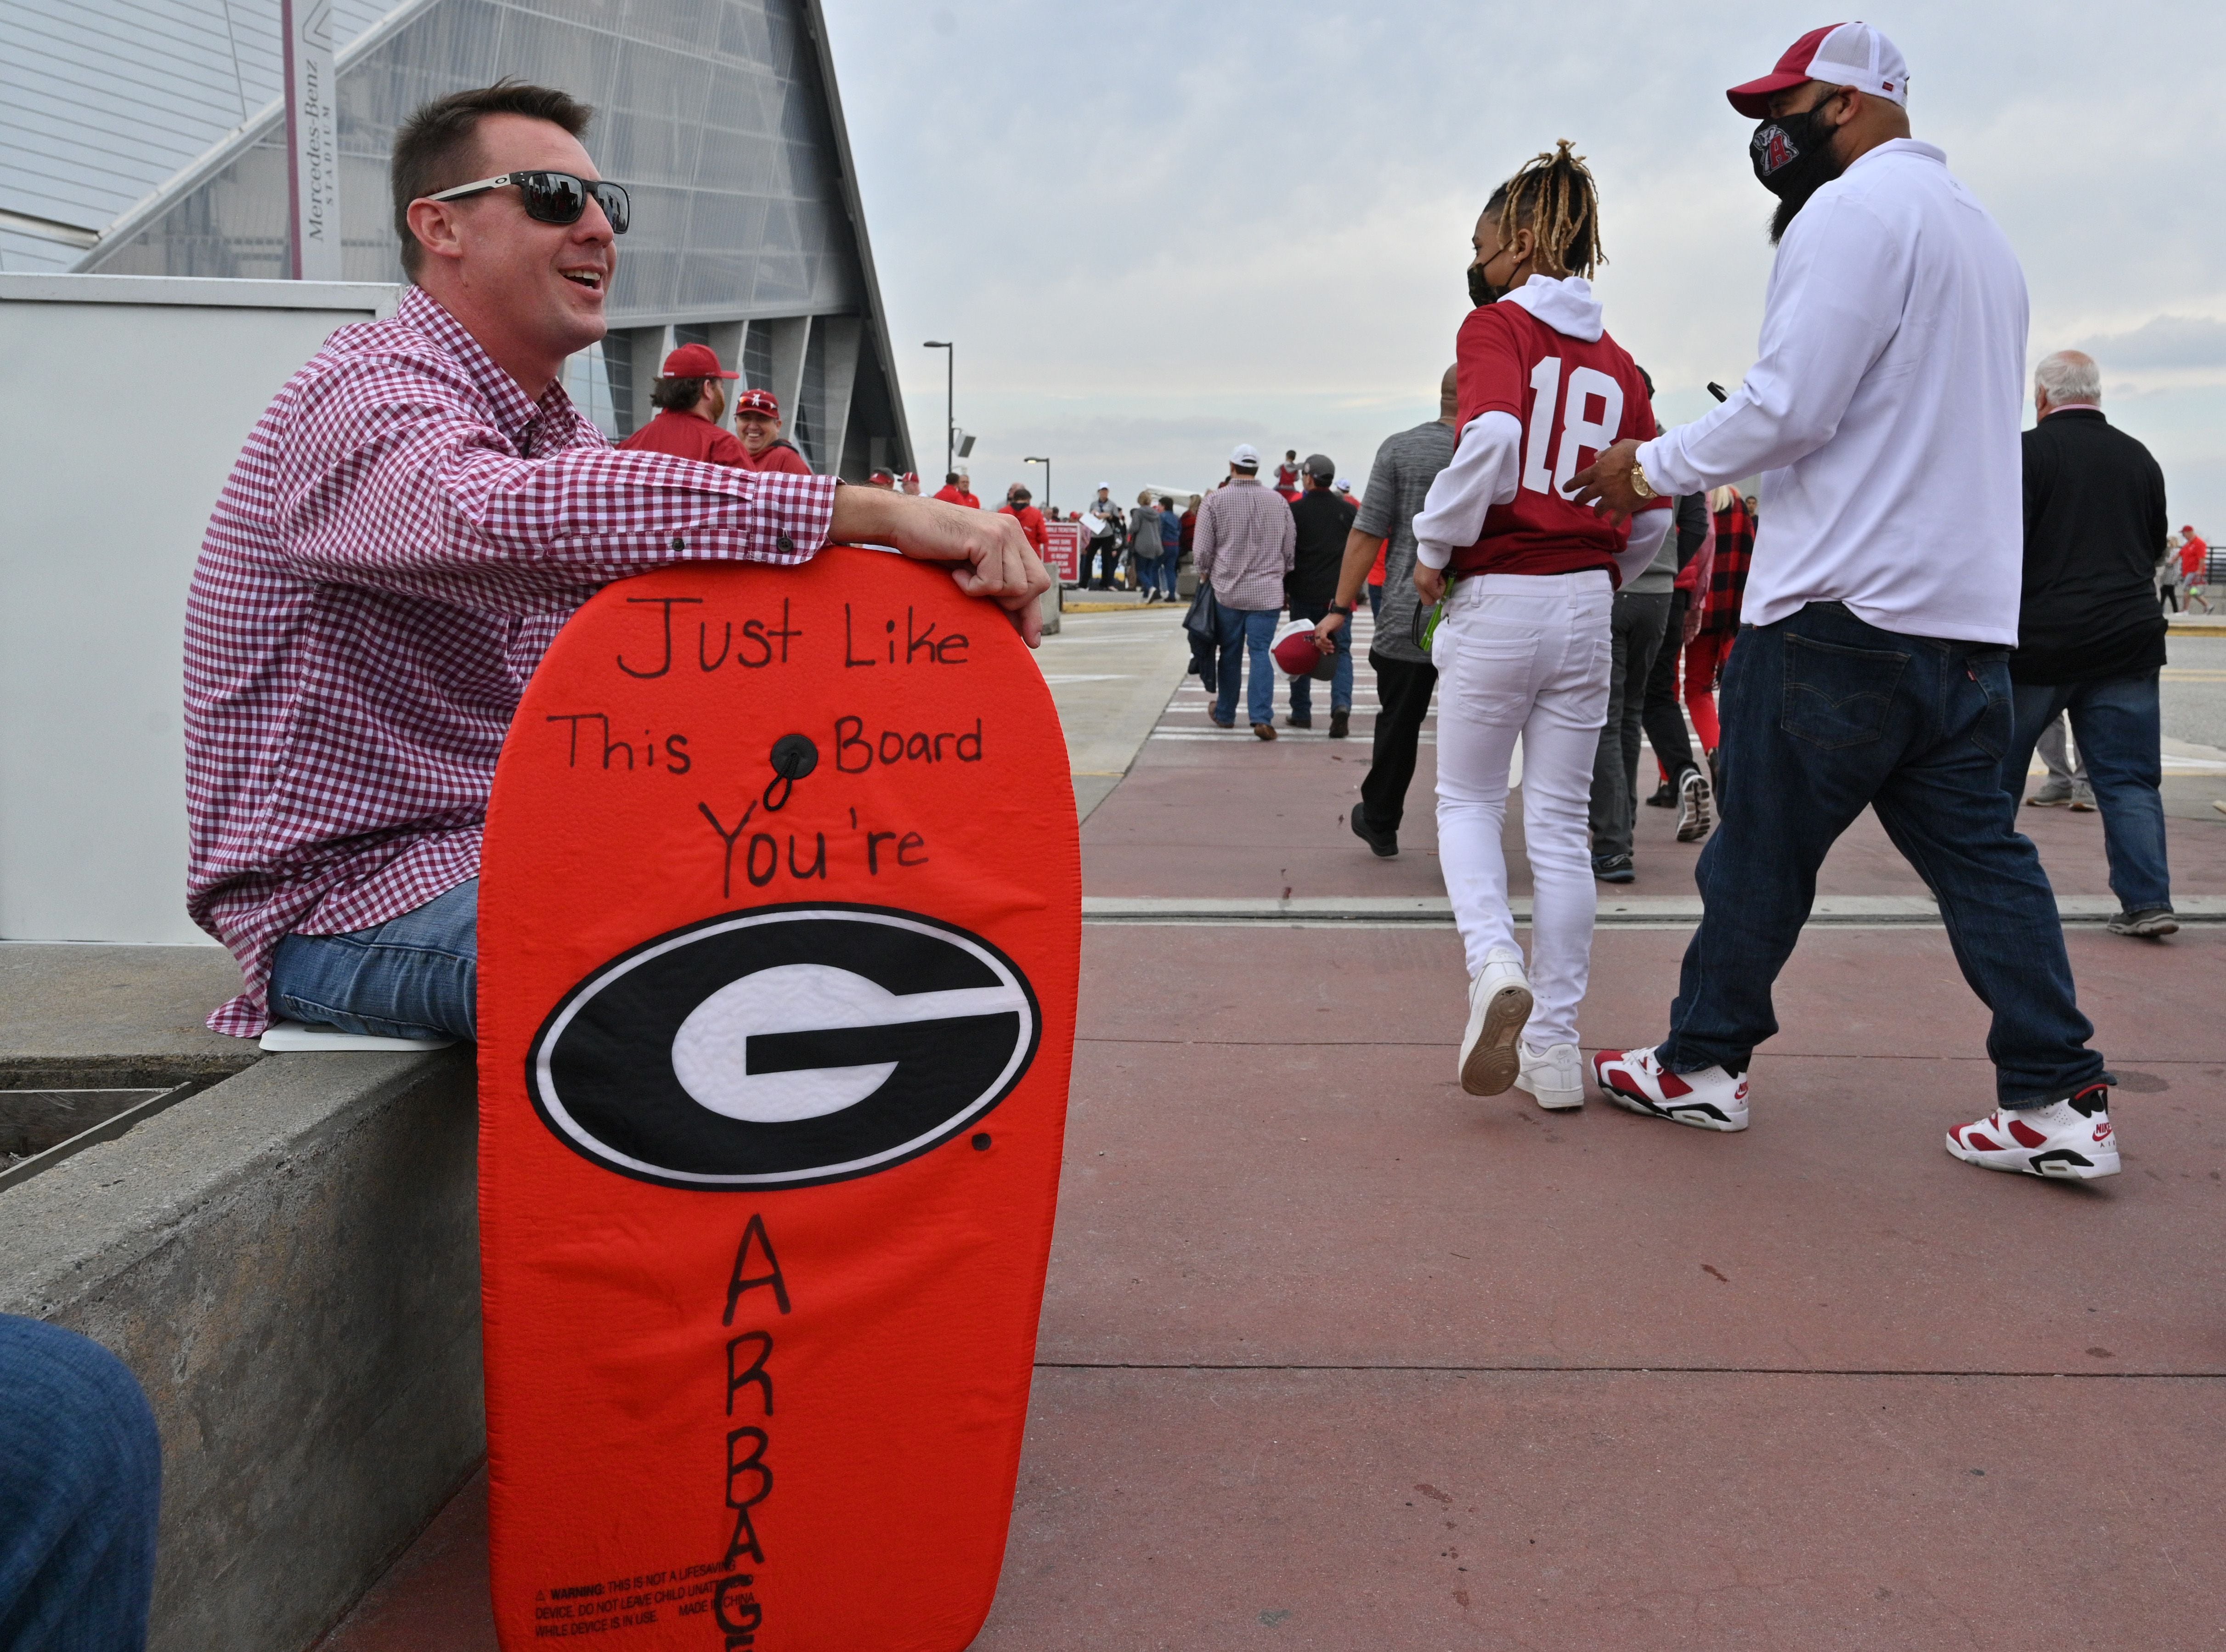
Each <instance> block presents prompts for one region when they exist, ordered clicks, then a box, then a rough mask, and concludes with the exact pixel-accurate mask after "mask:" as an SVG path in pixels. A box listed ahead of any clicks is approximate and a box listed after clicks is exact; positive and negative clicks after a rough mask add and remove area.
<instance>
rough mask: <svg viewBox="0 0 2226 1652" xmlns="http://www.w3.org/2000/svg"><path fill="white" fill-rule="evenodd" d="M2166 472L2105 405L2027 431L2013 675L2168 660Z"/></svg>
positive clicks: (2045, 676) (2081, 672)
mask: <svg viewBox="0 0 2226 1652" xmlns="http://www.w3.org/2000/svg"><path fill="white" fill-rule="evenodd" d="M2166 531H2167V530H2166V527H2165V500H2164V472H2163V471H2162V470H2160V469H2159V468H2158V466H2157V461H2155V460H2154V459H2153V458H2152V457H2150V455H2149V450H2148V449H2147V448H2144V447H2143V446H2141V444H2140V442H2136V441H2134V438H2133V437H2131V436H2129V435H2127V434H2126V433H2125V432H2124V431H2122V430H2117V429H2112V428H2111V425H2110V422H2109V421H2108V419H2106V418H2104V417H2103V416H2102V410H2101V409H2100V408H2092V407H2067V408H2065V409H2064V410H2062V411H2061V412H2057V413H2051V414H2050V415H2049V416H2047V417H2046V418H2045V419H2043V420H2042V421H2041V422H2040V423H2039V424H2038V425H2037V426H2036V427H2034V428H2033V429H2030V430H2028V431H2026V433H2025V588H2024V592H2023V600H2022V603H2021V606H2020V607H2019V610H2018V650H2017V652H2016V653H2015V654H2013V655H2012V656H2011V657H2010V677H2011V680H2012V681H2013V682H2018V683H2092V682H2096V681H2098V680H2100V679H2102V678H2103V677H2135V676H2139V675H2140V674H2141V673H2143V672H2146V671H2153V670H2155V669H2156V668H2157V667H2158V666H2159V665H2162V664H2164V636H2165V622H2164V615H2163V613H2161V612H2160V611H2159V608H2158V607H2157V594H2156V565H2157V558H2158V556H2160V555H2161V554H2162V553H2163V550H2164V541H2165V534H2166Z"/></svg>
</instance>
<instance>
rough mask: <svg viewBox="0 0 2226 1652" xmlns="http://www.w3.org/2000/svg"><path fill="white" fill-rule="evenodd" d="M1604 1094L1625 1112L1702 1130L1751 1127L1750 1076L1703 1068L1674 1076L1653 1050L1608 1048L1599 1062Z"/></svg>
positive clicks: (1596, 1062)
mask: <svg viewBox="0 0 2226 1652" xmlns="http://www.w3.org/2000/svg"><path fill="white" fill-rule="evenodd" d="M1593 1077H1595V1078H1597V1079H1599V1080H1600V1094H1601V1095H1603V1096H1606V1097H1607V1098H1608V1100H1610V1101H1611V1102H1614V1103H1615V1104H1616V1105H1617V1106H1618V1107H1619V1108H1622V1109H1624V1110H1625V1112H1630V1113H1644V1115H1646V1116H1647V1117H1649V1118H1654V1119H1668V1120H1669V1121H1670V1122H1671V1123H1673V1124H1689V1125H1692V1126H1694V1127H1695V1128H1698V1129H1702V1130H1744V1129H1746V1074H1745V1073H1739V1074H1736V1075H1734V1074H1732V1073H1727V1072H1726V1071H1724V1070H1723V1069H1722V1068H1721V1067H1703V1068H1701V1071H1698V1072H1671V1071H1669V1069H1668V1068H1667V1067H1664V1066H1663V1064H1661V1063H1660V1062H1659V1061H1657V1060H1656V1059H1655V1058H1654V1052H1653V1051H1651V1050H1603V1051H1601V1052H1600V1053H1599V1054H1598V1055H1596V1056H1594V1057H1593Z"/></svg>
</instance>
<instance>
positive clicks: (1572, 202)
mask: <svg viewBox="0 0 2226 1652" xmlns="http://www.w3.org/2000/svg"><path fill="white" fill-rule="evenodd" d="M1494 206H1497V207H1498V209H1499V245H1502V246H1505V245H1507V244H1508V243H1509V242H1510V241H1512V240H1513V239H1514V238H1515V232H1516V231H1517V230H1518V229H1524V228H1527V229H1529V230H1530V232H1531V233H1532V234H1533V235H1535V236H1536V237H1537V240H1538V251H1537V254H1536V257H1537V260H1538V267H1539V269H1540V270H1542V271H1544V272H1546V273H1548V274H1560V275H1564V276H1590V275H1591V274H1592V273H1593V270H1595V269H1597V268H1598V267H1599V266H1600V265H1601V264H1606V262H1607V255H1606V253H1604V252H1602V251H1600V191H1599V189H1598V187H1596V186H1595V185H1594V184H1593V175H1592V172H1591V170H1590V168H1587V166H1586V165H1585V157H1584V156H1581V155H1572V154H1571V153H1570V152H1569V140H1568V138H1566V137H1564V138H1559V139H1556V140H1555V145H1554V148H1553V150H1552V152H1551V153H1544V152H1542V153H1540V154H1538V155H1536V156H1532V157H1531V159H1530V161H1529V162H1526V163H1525V164H1524V165H1523V168H1522V169H1521V170H1520V171H1518V172H1517V174H1516V175H1514V176H1513V177H1511V178H1510V179H1509V180H1508V181H1506V182H1505V183H1504V184H1502V185H1500V186H1499V187H1498V189H1496V190H1494V191H1493V192H1492V195H1491V200H1489V201H1487V202H1485V211H1486V212H1490V211H1491V209H1492V208H1493V207H1494Z"/></svg>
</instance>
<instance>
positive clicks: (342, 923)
mask: <svg viewBox="0 0 2226 1652" xmlns="http://www.w3.org/2000/svg"><path fill="white" fill-rule="evenodd" d="M834 499H835V482H834V480H833V479H832V478H830V477H824V476H798V475H792V474H785V473H777V472H758V473H751V472H748V471H742V470H733V469H728V468H725V467H721V466H716V465H707V464H700V463H698V462H696V461H694V460H690V459H678V458H674V457H671V456H670V455H667V454H653V453H623V452H620V451H619V450H618V449H616V448H613V447H612V446H611V445H610V443H609V442H606V441H605V440H604V439H603V435H602V433H601V432H600V431H599V430H597V429H595V426H594V425H592V424H590V423H588V421H587V419H586V418H584V417H582V416H581V415H580V413H579V412H578V411H576V410H575V409H574V407H573V405H572V402H571V399H570V398H569V397H567V396H566V395H565V393H564V391H563V386H562V385H552V386H550V390H549V391H548V393H547V394H546V395H544V397H542V398H541V399H540V401H539V402H533V401H531V400H529V399H527V397H526V395H525V391H522V390H520V389H519V388H518V384H517V381H516V380H514V379H512V378H511V377H510V376H509V375H508V374H507V373H506V372H503V370H502V369H501V368H499V367H498V366H496V365H495V364H494V362H493V359H491V358H490V357H489V356H488V355H487V352H486V351H485V350H483V349H481V348H480V346H479V344H478V342H477V341H476V340H474V339H473V337H472V336H471V334H468V333H467V332H465V331H464V329H463V328H462V327H461V326H460V325H458V323H457V321H456V320H455V317H453V316H452V315H449V314H448V311H447V310H445V309H443V308H442V307H441V306H440V305H439V304H438V303H437V302H435V301H434V300H433V299H432V298H430V297H429V296H428V295H426V294H425V293H424V292H423V291H422V290H420V289H417V288H415V287H413V288H411V289H410V290H409V292H408V293H406V294H405V295H404V297H403V300H402V303H401V307H400V308H399V309H397V312H396V313H395V315H394V316H393V318H392V319H391V320H390V321H371V322H366V323H363V324H361V325H359V326H354V327H342V328H340V331H338V332H337V333H335V334H333V336H332V337H331V338H330V339H328V340H326V341H325V346H324V348H323V349H321V350H320V351H319V352H318V353H316V355H315V358H314V359H311V360H310V362H309V363H308V365H306V366H304V367H303V368H302V370H301V371H300V372H297V373H296V374H295V375H294V377H293V378H291V379H289V380H288V381H287V384H286V386H285V388H284V389H283V390H282V391H279V392H278V395H277V398H276V399H275V400H273V401H272V402H271V403H270V408H269V410H266V411H265V412H264V415H263V417H262V419H261V420H260V421H259V422H258V423H257V425H256V427H255V429H254V432H253V434H252V435H250V436H249V437H248V439H247V446H246V447H245V448H244V449H243V450H242V451H241V453H240V455H239V463H238V464H237V465H235V466H234V467H232V477H231V480H229V481H227V482H226V484H225V489H224V492H223V494H222V496H221V497H220V498H219V499H218V500H217V505H216V512H215V514H214V515H213V517H211V518H210V519H209V528H208V536H207V538H206V539H204V540H203V541H202V542H201V554H200V562H199V564H198V565H197V566H196V567H195V569H194V583H193V591H192V594H191V595H190V596H189V597H188V600H187V605H186V812H187V817H188V824H189V827H190V830H191V843H192V846H191V858H190V863H189V865H188V873H187V899H186V909H187V910H188V912H191V913H192V914H193V918H194V922H195V923H197V924H200V926H201V927H202V928H203V929H205V930H207V931H209V932H210V933H211V934H213V935H214V936H215V937H217V938H218V939H219V940H221V941H222V942H223V943H224V944H226V946H228V947H230V948H231V949H232V955H233V956H235V957H237V958H238V959H239V965H240V969H241V971H242V973H243V974H244V975H245V977H246V988H247V989H246V990H245V992H243V993H241V994H240V995H239V997H237V998H235V999H233V1000H232V1001H231V1002H230V1003H228V1004H226V1006H225V1007H223V1008H222V1009H219V1011H217V1013H215V1014H214V1015H212V1016H211V1017H210V1018H209V1023H208V1024H209V1026H211V1027H213V1028H214V1029H215V1030H216V1031H217V1032H230V1033H234V1034H237V1035H239V1036H241V1037H252V1036H254V1035H255V1034H257V1033H259V1032H262V1031H263V1030H264V1027H265V1026H268V1025H269V1024H270V1014H269V1010H268V997H267V990H268V988H269V985H270V955H271V953H272V951H273V950H274V949H275V948H276V947H277V944H278V942H279V940H280V939H281V938H282V937H284V936H286V935H288V934H289V933H292V932H294V931H301V932H302V933H305V934H313V935H335V934H342V933H345V932H347V931H350V930H359V929H365V928H367V927H369V926H370V925H372V924H379V923H384V922H385V920H386V919H388V918H395V917H398V916H399V915H400V914H402V913H403V912H408V911H410V909H411V908H412V907H415V906H420V905H423V904H424V903H425V902H427V901H429V900H430V899H433V898H434V897H435V896H436V895H439V894H442V893H444V892H446V891H448V890H449V889H453V888H454V887H455V886H456V885H458V884H460V883H461V882H463V881H464V880H466V879H467V878H471V877H474V876H475V875H477V874H478V872H479V867H480V829H481V826H482V824H483V823H484V822H485V820H486V817H487V791H488V788H489V786H490V785H492V784H493V779H494V766H495V759H496V757H497V756H498V755H499V754H500V753H501V750H502V740H503V734H504V732H505V731H506V729H507V728H509V727H510V719H511V715H512V713H513V712H514V711H515V710H516V709H517V708H518V696H519V694H520V692H521V691H522V690H523V689H524V688H525V683H526V680H527V678H529V677H531V675H532V674H533V668H534V666H535V665H536V664H537V663H538V662H539V661H540V658H541V655H542V651H544V649H546V648H547V647H548V645H549V643H550V639H552V638H554V637H555V636H556V631H557V628H558V627H559V626H562V625H563V623H564V620H565V619H566V618H567V617H568V616H569V614H570V613H572V611H573V610H574V609H575V608H576V607H579V606H580V604H581V603H582V602H583V601H585V600H587V599H588V597H589V596H590V595H592V594H594V593H595V590H596V589H597V588H599V587H601V586H602V585H604V584H606V583H607V582H608V581H612V580H614V579H619V578H621V577H623V576H625V575H629V574H639V573H640V572H642V571H643V570H645V569H652V568H657V567H661V566H663V565H665V564H666V563H670V562H696V561H704V562H731V561H737V560H740V561H749V562H805V561H808V560H810V558H811V556H812V555H813V554H814V553H815V552H817V550H819V548H820V547H821V546H822V545H823V544H824V543H826V539H827V531H828V524H829V519H830V516H831V515H832V513H833V510H834Z"/></svg>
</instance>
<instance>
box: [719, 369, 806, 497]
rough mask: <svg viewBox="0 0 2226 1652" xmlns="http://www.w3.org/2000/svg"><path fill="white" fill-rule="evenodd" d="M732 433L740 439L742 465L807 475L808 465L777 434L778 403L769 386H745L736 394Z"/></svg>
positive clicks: (746, 468)
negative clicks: (744, 389) (749, 387)
mask: <svg viewBox="0 0 2226 1652" xmlns="http://www.w3.org/2000/svg"><path fill="white" fill-rule="evenodd" d="M735 435H738V436H740V437H741V439H742V468H743V469H744V470H754V471H758V472H760V473H763V472H766V471H776V470H781V471H787V472H789V473H791V474H792V475H797V476H809V475H811V466H810V465H808V464H806V463H805V459H804V455H803V454H800V453H798V452H797V450H796V449H795V448H794V447H793V446H792V445H791V444H790V443H789V442H785V441H784V440H783V439H782V437H781V434H780V403H779V400H778V399H777V398H776V397H774V395H773V392H772V391H769V390H746V391H743V392H742V393H741V395H740V396H738V397H735Z"/></svg>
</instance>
